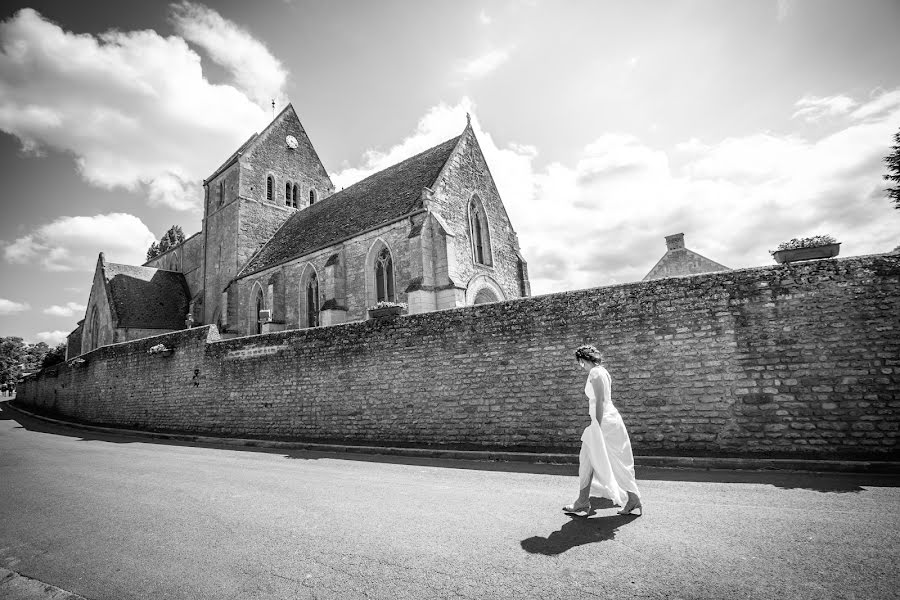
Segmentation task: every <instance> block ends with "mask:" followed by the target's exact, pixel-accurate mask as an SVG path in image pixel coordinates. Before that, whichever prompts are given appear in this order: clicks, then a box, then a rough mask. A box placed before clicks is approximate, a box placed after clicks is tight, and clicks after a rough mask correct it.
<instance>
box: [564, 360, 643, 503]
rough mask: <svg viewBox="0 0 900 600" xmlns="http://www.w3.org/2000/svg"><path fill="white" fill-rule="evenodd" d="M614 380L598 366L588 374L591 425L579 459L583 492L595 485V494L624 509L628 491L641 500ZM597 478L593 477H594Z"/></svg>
mask: <svg viewBox="0 0 900 600" xmlns="http://www.w3.org/2000/svg"><path fill="white" fill-rule="evenodd" d="M594 381H598V382H599V384H600V387H601V389H602V390H603V398H602V399H601V401H602V410H601V413H600V414H601V417H602V418H601V419H600V421H601V422H599V423H598V422H597V401H598V399H597V397H596V394H595V393H594V385H593V382H594ZM611 388H612V386H611V379H610V376H609V372H608V371H607V370H606V368H604V367H602V366H599V365H598V366H596V367H594V368H593V369H591V372H590V373H589V374H588V379H587V384H586V385H585V387H584V393H585V394H586V395H587V397H588V400H589V401H590V409H589V411H590V415H591V424H590V425H588V426H587V427H585V429H584V433H582V434H581V454H580V456H579V464H578V476H579V480H580V481H579V489H584V488H585V487H587V485H588V484H590V486H591V495H592V496H599V497H602V498H609V499H610V500H612V501H613V502H614V503H615V504H618V505H620V506H624V505H625V503H626V502H627V501H628V492H632V493H634V494H636V495H637V496H638V497H639V498H640V492H639V491H638V487H637V481H636V480H635V477H634V456H633V455H632V453H631V440H630V439H629V438H628V431H627V430H626V429H625V423H624V422H623V421H622V416H621V415H620V414H619V411H618V410H617V409H616V407H615V406H614V405H613V403H612V395H611ZM592 475H593V476H592Z"/></svg>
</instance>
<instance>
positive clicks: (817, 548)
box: [0, 411, 900, 600]
mask: <svg viewBox="0 0 900 600" xmlns="http://www.w3.org/2000/svg"><path fill="white" fill-rule="evenodd" d="M11 416H12V413H10V412H8V411H7V412H6V413H4V414H2V415H0V567H4V568H6V569H10V570H12V571H15V572H18V573H21V574H22V575H26V576H28V577H32V578H34V579H37V580H40V581H43V582H47V583H50V584H52V585H55V586H58V587H60V588H62V589H64V590H69V591H72V592H75V593H77V594H80V595H82V596H84V597H86V598H89V599H92V600H100V599H110V600H125V599H130V598H140V599H147V598H153V599H156V598H165V599H168V598H172V599H176V598H177V599H181V598H183V599H186V600H203V599H215V600H222V599H229V598H241V599H245V598H246V599H253V598H290V599H292V600H293V599H304V598H335V599H342V600H343V599H350V598H384V599H395V598H409V599H415V600H421V599H423V598H498V599H502V598H509V599H516V600H519V599H523V598H579V599H580V598H588V597H599V598H670V599H674V598H742V599H743V598H766V599H768V598H791V599H797V598H816V599H821V598H859V599H866V600H868V599H876V598H900V592H898V589H900V576H898V570H897V563H898V558H900V477H894V476H862V475H824V474H821V475H820V474H799V473H785V472H779V473H763V472H729V471H684V470H674V469H639V470H638V483H639V485H640V486H641V488H642V492H643V496H644V504H645V506H646V508H647V514H646V515H645V516H643V517H640V518H638V517H621V516H617V515H616V513H615V510H616V509H615V508H612V507H609V506H604V505H602V504H601V503H600V502H598V501H596V500H595V505H596V506H598V510H597V512H596V514H595V515H594V516H593V517H591V518H587V519H585V518H578V517H574V518H569V517H567V516H565V515H564V514H562V512H561V511H560V507H561V506H562V505H563V504H564V503H567V502H569V501H571V500H573V499H574V496H575V494H576V493H577V490H576V489H575V488H576V487H577V479H576V468H575V467H574V466H571V465H569V466H555V465H520V464H505V463H482V462H461V461H441V460H426V459H421V460H418V459H409V458H397V457H393V458H392V457H377V456H351V455H340V454H321V453H314V452H301V451H298V452H291V453H288V454H285V453H284V452H262V451H241V450H234V449H222V448H215V447H208V446H207V447H199V446H193V445H187V444H183V445H179V444H171V443H150V442H146V441H134V440H132V439H130V438H127V437H113V436H97V435H95V434H92V433H88V432H85V431H80V430H76V429H68V428H63V427H57V426H49V425H46V424H44V423H42V422H39V421H35V420H31V419H27V418H20V417H18V416H17V415H16V416H15V418H16V419H17V420H12V419H10V417H11Z"/></svg>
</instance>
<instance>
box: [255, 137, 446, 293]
mask: <svg viewBox="0 0 900 600" xmlns="http://www.w3.org/2000/svg"><path fill="white" fill-rule="evenodd" d="M458 140H459V137H455V138H453V139H451V140H447V141H446V142H444V143H442V144H439V145H437V146H435V147H433V148H430V149H428V150H426V151H425V152H422V153H421V154H417V155H415V156H413V157H412V158H408V159H406V160H404V161H403V162H401V163H398V164H396V165H394V166H392V167H388V168H387V169H385V170H383V171H379V172H378V173H375V174H374V175H370V176H369V177H366V178H365V179H363V180H362V181H360V182H358V183H355V184H353V185H351V186H350V187H348V188H346V189H343V190H341V191H339V192H337V193H335V194H332V195H331V196H329V197H327V198H325V199H324V200H321V201H320V202H316V203H315V204H312V205H311V206H308V207H307V208H305V209H303V210H300V211H297V212H296V213H294V214H293V215H291V217H290V218H289V219H288V220H287V221H286V222H285V223H284V225H282V227H281V228H280V229H279V230H278V231H277V232H275V235H274V236H272V239H270V240H269V241H268V242H266V244H265V245H264V246H263V247H262V248H261V249H260V250H259V251H258V252H257V253H256V254H255V255H254V256H253V257H252V258H251V259H250V262H248V263H247V265H246V266H245V267H244V269H243V270H242V271H241V273H240V274H239V275H238V276H239V277H241V276H244V275H248V274H250V273H255V272H257V271H262V270H263V269H267V268H269V267H271V266H274V265H277V264H281V263H283V262H286V261H288V260H291V259H294V258H297V257H300V256H303V255H305V254H309V253H310V252H313V251H315V250H318V249H320V248H325V247H328V246H330V245H332V244H335V243H337V242H340V241H341V240H344V239H347V238H349V237H352V236H354V235H356V234H359V233H362V232H364V231H368V230H369V229H373V228H375V227H377V226H379V225H381V224H386V223H390V222H392V221H395V220H397V219H398V218H400V217H402V216H404V215H407V214H409V213H411V212H414V211H415V210H417V209H421V208H422V190H423V189H424V188H426V187H431V186H432V185H434V182H435V180H436V179H437V177H438V175H439V174H440V172H441V169H442V168H443V167H444V164H445V163H446V162H447V160H448V159H449V158H450V155H451V154H452V152H453V149H454V148H455V147H456V144H457V141H458Z"/></svg>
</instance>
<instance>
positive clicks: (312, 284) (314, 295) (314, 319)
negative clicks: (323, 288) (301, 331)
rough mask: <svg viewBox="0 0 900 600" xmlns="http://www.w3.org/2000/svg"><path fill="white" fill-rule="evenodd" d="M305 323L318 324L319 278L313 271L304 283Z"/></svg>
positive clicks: (310, 325)
mask: <svg viewBox="0 0 900 600" xmlns="http://www.w3.org/2000/svg"><path fill="white" fill-rule="evenodd" d="M306 325H307V327H318V326H319V280H318V278H316V274H315V272H313V273H312V275H310V276H309V281H308V282H307V283H306Z"/></svg>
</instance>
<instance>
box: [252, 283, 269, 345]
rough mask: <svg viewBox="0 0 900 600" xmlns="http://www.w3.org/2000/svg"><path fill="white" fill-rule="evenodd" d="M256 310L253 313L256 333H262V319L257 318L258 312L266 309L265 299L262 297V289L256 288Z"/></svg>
mask: <svg viewBox="0 0 900 600" xmlns="http://www.w3.org/2000/svg"><path fill="white" fill-rule="evenodd" d="M255 304H256V312H254V313H253V314H255V315H256V333H258V334H259V333H262V321H261V320H260V318H259V313H260V312H262V311H264V310H265V309H266V301H265V299H264V298H263V291H262V289H259V290H257V292H256V303H255Z"/></svg>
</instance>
